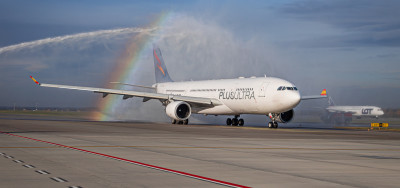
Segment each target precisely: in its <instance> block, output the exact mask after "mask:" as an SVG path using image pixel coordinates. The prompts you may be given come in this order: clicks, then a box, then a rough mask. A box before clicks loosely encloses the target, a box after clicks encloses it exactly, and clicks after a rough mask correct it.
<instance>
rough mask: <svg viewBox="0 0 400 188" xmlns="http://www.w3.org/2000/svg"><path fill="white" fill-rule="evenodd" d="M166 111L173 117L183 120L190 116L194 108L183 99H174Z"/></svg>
mask: <svg viewBox="0 0 400 188" xmlns="http://www.w3.org/2000/svg"><path fill="white" fill-rule="evenodd" d="M165 113H167V115H168V116H169V117H171V118H172V119H175V120H178V121H183V120H186V119H188V118H189V117H190V115H191V114H192V109H191V108H190V105H189V104H188V103H186V102H183V101H174V102H171V103H169V104H168V105H167V107H166V108H165Z"/></svg>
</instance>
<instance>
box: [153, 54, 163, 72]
mask: <svg viewBox="0 0 400 188" xmlns="http://www.w3.org/2000/svg"><path fill="white" fill-rule="evenodd" d="M153 53H154V57H156V59H157V67H158V69H160V71H161V73H162V74H163V75H164V76H165V72H164V69H163V68H162V66H161V61H160V58H158V56H157V53H156V50H153Z"/></svg>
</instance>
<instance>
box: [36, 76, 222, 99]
mask: <svg viewBox="0 0 400 188" xmlns="http://www.w3.org/2000/svg"><path fill="white" fill-rule="evenodd" d="M30 77H31V78H32V80H33V81H34V82H35V83H36V84H38V85H39V86H42V87H53V88H61V89H73V90H81V91H93V92H95V93H102V94H103V97H106V96H107V95H108V94H114V95H122V96H123V99H128V98H131V97H142V98H143V101H144V102H146V101H148V100H150V99H159V100H175V101H185V102H187V103H191V104H197V105H211V106H217V105H222V103H221V102H220V101H219V100H217V99H213V98H202V97H188V96H178V95H168V94H161V93H150V92H138V91H127V90H118V89H106V88H94V87H82V86H69V85H58V84H45V83H39V82H38V81H36V80H35V78H33V77H32V76H30Z"/></svg>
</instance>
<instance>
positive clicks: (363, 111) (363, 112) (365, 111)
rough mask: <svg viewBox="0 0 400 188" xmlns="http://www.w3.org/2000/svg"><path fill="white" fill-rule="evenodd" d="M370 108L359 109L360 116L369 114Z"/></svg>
mask: <svg viewBox="0 0 400 188" xmlns="http://www.w3.org/2000/svg"><path fill="white" fill-rule="evenodd" d="M371 111H372V108H363V109H361V113H362V114H371Z"/></svg>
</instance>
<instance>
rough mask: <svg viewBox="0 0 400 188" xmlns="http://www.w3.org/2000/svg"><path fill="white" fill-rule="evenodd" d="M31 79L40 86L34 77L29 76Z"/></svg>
mask: <svg viewBox="0 0 400 188" xmlns="http://www.w3.org/2000/svg"><path fill="white" fill-rule="evenodd" d="M29 77H31V79H32V80H33V81H34V82H35V83H36V84H37V85H40V83H39V82H38V81H36V79H35V78H33V77H32V76H29Z"/></svg>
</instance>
